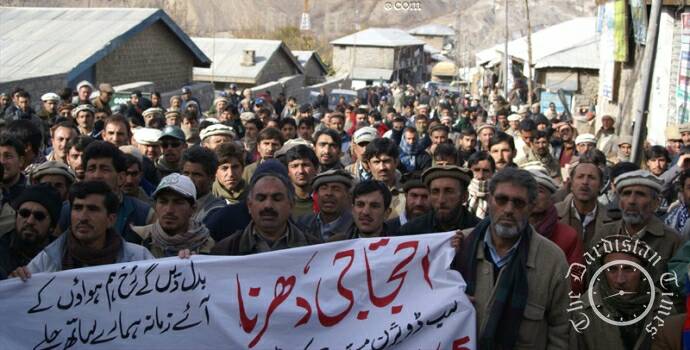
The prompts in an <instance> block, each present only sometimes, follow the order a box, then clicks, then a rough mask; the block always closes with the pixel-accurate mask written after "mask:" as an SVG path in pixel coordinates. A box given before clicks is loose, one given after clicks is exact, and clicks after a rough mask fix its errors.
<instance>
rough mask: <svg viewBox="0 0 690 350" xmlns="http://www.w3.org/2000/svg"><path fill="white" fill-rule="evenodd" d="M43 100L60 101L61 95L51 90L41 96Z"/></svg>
mask: <svg viewBox="0 0 690 350" xmlns="http://www.w3.org/2000/svg"><path fill="white" fill-rule="evenodd" d="M41 101H43V102H46V101H55V102H58V101H60V96H59V95H58V94H56V93H54V92H49V93H47V94H43V96H41Z"/></svg>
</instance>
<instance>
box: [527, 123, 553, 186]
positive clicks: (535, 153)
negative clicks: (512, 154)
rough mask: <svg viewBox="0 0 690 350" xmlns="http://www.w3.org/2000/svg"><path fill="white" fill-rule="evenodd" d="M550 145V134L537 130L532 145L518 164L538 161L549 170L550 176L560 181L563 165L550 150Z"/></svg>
mask: <svg viewBox="0 0 690 350" xmlns="http://www.w3.org/2000/svg"><path fill="white" fill-rule="evenodd" d="M549 146H550V145H549V135H548V134H547V133H546V132H544V131H537V132H536V133H535V134H534V141H532V146H531V147H530V148H529V150H527V151H526V153H525V157H524V158H522V159H521V160H520V161H518V166H521V167H522V166H523V165H525V164H527V163H530V162H538V163H540V164H541V165H542V166H543V167H544V169H546V170H547V171H548V173H549V176H551V177H552V178H554V179H558V181H560V177H561V166H560V165H559V164H558V161H556V159H554V158H553V156H552V155H551V153H550V152H549Z"/></svg>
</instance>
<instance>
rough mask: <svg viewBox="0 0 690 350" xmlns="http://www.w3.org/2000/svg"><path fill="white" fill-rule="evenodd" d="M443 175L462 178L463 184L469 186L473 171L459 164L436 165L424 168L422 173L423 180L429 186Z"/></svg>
mask: <svg viewBox="0 0 690 350" xmlns="http://www.w3.org/2000/svg"><path fill="white" fill-rule="evenodd" d="M442 177H450V178H453V179H457V180H460V182H461V183H462V184H463V186H467V185H469V183H470V181H472V172H471V171H470V170H469V169H466V168H461V167H459V166H457V165H444V166H441V165H436V166H432V167H430V168H428V169H426V170H424V172H423V173H422V181H423V182H424V185H425V186H426V187H427V188H428V187H430V185H431V182H432V181H433V180H436V179H439V178H442Z"/></svg>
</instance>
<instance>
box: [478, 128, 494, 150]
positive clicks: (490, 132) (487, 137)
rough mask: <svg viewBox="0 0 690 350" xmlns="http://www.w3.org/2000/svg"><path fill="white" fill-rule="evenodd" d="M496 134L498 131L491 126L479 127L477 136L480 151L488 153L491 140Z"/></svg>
mask: <svg viewBox="0 0 690 350" xmlns="http://www.w3.org/2000/svg"><path fill="white" fill-rule="evenodd" d="M495 134H496V129H494V127H493V125H491V124H482V125H480V126H478V127H477V135H478V138H479V150H480V151H482V150H484V151H486V150H488V149H489V143H490V142H491V139H492V138H493V137H494V135H495Z"/></svg>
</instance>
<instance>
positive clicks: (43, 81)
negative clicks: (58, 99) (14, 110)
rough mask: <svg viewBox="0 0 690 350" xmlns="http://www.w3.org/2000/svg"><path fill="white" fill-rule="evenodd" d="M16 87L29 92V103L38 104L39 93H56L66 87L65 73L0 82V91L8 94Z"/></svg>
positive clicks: (39, 101)
mask: <svg viewBox="0 0 690 350" xmlns="http://www.w3.org/2000/svg"><path fill="white" fill-rule="evenodd" d="M16 87H21V88H23V89H24V90H25V91H27V92H28V93H29V94H31V105H32V106H38V105H40V104H41V95H43V94H45V93H47V92H55V93H57V92H58V91H59V90H60V89H62V88H64V87H67V75H66V74H58V75H51V76H47V77H38V78H31V79H24V80H16V81H9V82H2V83H0V92H5V93H7V94H10V93H11V92H12V90H14V88H16Z"/></svg>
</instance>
